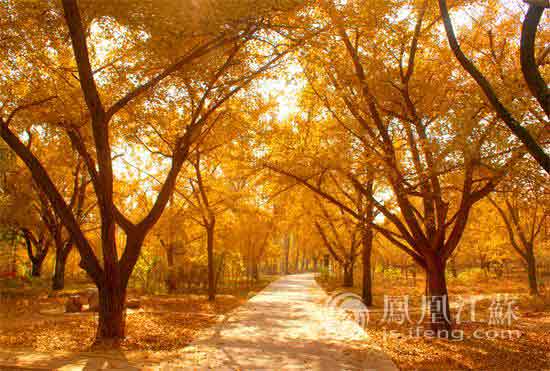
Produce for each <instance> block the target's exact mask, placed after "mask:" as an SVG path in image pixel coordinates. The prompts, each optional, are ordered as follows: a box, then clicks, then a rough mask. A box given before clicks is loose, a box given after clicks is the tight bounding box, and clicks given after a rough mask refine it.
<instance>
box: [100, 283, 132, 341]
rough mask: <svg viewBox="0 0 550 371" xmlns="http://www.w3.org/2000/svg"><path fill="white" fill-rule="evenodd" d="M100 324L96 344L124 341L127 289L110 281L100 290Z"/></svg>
mask: <svg viewBox="0 0 550 371" xmlns="http://www.w3.org/2000/svg"><path fill="white" fill-rule="evenodd" d="M98 293H99V324H98V327H97V334H96V343H99V342H102V341H105V340H109V341H111V340H112V341H115V342H116V341H119V340H122V339H124V331H125V327H126V313H125V310H124V306H125V303H126V288H125V287H123V286H122V285H120V284H119V283H117V282H115V280H109V281H108V282H106V284H105V286H100V287H99V290H98Z"/></svg>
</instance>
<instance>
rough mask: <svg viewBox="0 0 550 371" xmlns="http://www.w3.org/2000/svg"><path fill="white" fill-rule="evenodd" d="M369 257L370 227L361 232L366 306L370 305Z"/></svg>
mask: <svg viewBox="0 0 550 371" xmlns="http://www.w3.org/2000/svg"><path fill="white" fill-rule="evenodd" d="M371 256H372V229H371V228H370V226H368V227H366V228H365V229H364V231H363V251H362V261H363V292H362V296H363V302H364V303H365V305H366V306H371V305H372V276H371Z"/></svg>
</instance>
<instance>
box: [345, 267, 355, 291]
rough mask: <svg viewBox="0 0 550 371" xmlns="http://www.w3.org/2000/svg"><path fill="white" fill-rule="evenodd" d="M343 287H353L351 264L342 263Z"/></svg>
mask: <svg viewBox="0 0 550 371" xmlns="http://www.w3.org/2000/svg"><path fill="white" fill-rule="evenodd" d="M343 286H344V287H353V264H344V285H343Z"/></svg>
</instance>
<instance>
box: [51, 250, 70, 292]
mask: <svg viewBox="0 0 550 371" xmlns="http://www.w3.org/2000/svg"><path fill="white" fill-rule="evenodd" d="M68 256H69V251H66V249H63V248H60V249H56V250H55V268H54V274H53V278H52V289H53V290H63V289H64V288H65V265H66V264H67V257H68Z"/></svg>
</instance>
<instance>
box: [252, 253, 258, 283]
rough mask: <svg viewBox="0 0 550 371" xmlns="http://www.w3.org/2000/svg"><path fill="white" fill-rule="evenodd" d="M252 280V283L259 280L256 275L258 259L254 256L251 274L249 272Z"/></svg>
mask: <svg viewBox="0 0 550 371" xmlns="http://www.w3.org/2000/svg"><path fill="white" fill-rule="evenodd" d="M251 273H252V274H251V276H252V279H253V280H254V281H258V280H259V279H260V277H259V274H258V259H257V257H256V254H254V255H253V256H252V272H251Z"/></svg>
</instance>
